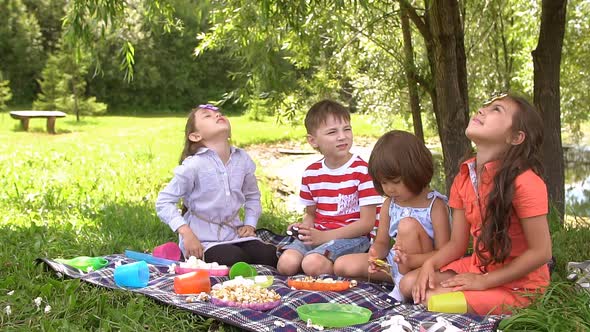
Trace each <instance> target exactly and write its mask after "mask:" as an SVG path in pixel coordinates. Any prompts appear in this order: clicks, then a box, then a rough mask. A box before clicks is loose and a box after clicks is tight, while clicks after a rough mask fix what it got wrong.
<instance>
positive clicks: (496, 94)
mask: <svg viewBox="0 0 590 332" xmlns="http://www.w3.org/2000/svg"><path fill="white" fill-rule="evenodd" d="M507 96H508V93H506V92H498V91H496V92H493V93H492V94H491V95H490V97H489V98H488V99H487V100H486V101H484V102H483V106H488V105H489V104H491V103H493V102H495V101H496V100H499V99H502V98H504V97H507Z"/></svg>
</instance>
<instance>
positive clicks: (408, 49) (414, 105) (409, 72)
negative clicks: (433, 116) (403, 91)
mask: <svg viewBox="0 0 590 332" xmlns="http://www.w3.org/2000/svg"><path fill="white" fill-rule="evenodd" d="M405 8H406V7H405V6H401V10H400V18H401V24H402V33H403V37H404V57H405V63H404V69H405V72H406V79H407V80H408V93H409V96H410V108H411V110H412V123H413V125H414V135H416V137H418V138H419V139H420V140H421V141H422V142H424V129H423V127H422V116H421V114H420V113H421V110H420V98H419V97H418V83H417V82H416V66H415V64H414V48H413V47H412V30H411V28H410V21H409V19H408V13H407V10H406V9H405Z"/></svg>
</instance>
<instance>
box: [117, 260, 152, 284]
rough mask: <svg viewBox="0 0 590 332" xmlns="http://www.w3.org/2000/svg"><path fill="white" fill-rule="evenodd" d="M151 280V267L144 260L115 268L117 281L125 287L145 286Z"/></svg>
mask: <svg viewBox="0 0 590 332" xmlns="http://www.w3.org/2000/svg"><path fill="white" fill-rule="evenodd" d="M148 281H150V269H149V268H148V265H147V263H146V262H144V261H139V262H135V263H130V264H125V265H119V266H117V267H116V268H115V283H116V284H117V285H118V286H124V287H135V288H141V287H145V286H147V284H148Z"/></svg>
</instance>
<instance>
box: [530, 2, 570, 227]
mask: <svg viewBox="0 0 590 332" xmlns="http://www.w3.org/2000/svg"><path fill="white" fill-rule="evenodd" d="M566 8H567V0H543V2H542V12H541V29H540V32H539V42H538V44H537V48H536V49H535V50H534V51H533V52H532V55H533V65H534V103H535V106H536V107H537V108H538V109H539V110H540V111H541V113H542V115H543V125H544V131H545V142H544V144H543V157H544V164H545V176H546V180H547V188H548V190H549V199H550V201H551V203H552V204H553V206H554V207H555V208H556V209H557V211H558V212H559V215H560V217H561V219H562V220H563V216H564V209H565V192H564V177H565V171H564V161H563V147H562V144H561V118H560V114H561V109H560V104H559V102H560V91H559V69H560V64H561V49H562V46H563V36H564V34H565V14H566Z"/></svg>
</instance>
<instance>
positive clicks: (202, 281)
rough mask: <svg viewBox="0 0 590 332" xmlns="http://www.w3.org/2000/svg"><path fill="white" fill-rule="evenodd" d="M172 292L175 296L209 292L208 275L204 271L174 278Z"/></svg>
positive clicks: (209, 282)
mask: <svg viewBox="0 0 590 332" xmlns="http://www.w3.org/2000/svg"><path fill="white" fill-rule="evenodd" d="M174 292H175V293H176V294H199V293H201V292H205V293H209V292H211V281H210V280H209V273H208V272H207V271H205V270H200V271H195V272H190V273H186V274H183V275H179V276H178V277H175V278H174Z"/></svg>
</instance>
